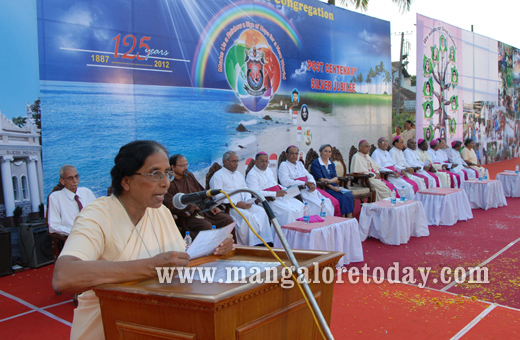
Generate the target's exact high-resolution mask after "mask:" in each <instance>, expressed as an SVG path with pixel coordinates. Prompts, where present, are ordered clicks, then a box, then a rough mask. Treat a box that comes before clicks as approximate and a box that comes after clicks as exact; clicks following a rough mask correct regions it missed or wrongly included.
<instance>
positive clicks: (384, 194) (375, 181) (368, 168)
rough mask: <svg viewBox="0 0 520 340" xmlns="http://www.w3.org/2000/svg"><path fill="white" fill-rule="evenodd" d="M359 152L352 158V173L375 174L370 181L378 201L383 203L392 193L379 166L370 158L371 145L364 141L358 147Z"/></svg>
mask: <svg viewBox="0 0 520 340" xmlns="http://www.w3.org/2000/svg"><path fill="white" fill-rule="evenodd" d="M358 148H359V151H358V152H356V154H355V155H354V156H353V157H352V162H351V163H350V172H352V173H362V174H374V175H375V176H374V177H371V178H369V179H368V182H369V183H370V186H371V187H372V188H373V189H374V190H375V191H376V201H381V200H383V199H385V198H388V197H390V195H391V194H392V192H391V191H390V188H388V186H387V185H386V184H385V182H384V181H383V180H382V179H381V174H380V173H379V166H378V165H377V163H376V162H375V161H374V160H373V159H372V157H370V155H369V154H368V152H369V151H370V143H369V142H367V141H366V140H362V141H360V142H359V145H358Z"/></svg>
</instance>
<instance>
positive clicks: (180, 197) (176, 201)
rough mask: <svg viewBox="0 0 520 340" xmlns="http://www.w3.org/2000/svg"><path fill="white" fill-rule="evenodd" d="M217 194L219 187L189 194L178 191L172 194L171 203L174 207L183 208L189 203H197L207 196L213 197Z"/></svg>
mask: <svg viewBox="0 0 520 340" xmlns="http://www.w3.org/2000/svg"><path fill="white" fill-rule="evenodd" d="M218 194H220V189H213V190H207V191H199V192H194V193H191V194H183V193H178V194H175V196H173V199H172V203H173V206H174V207H175V208H176V209H184V208H186V206H187V205H188V204H190V203H196V204H199V203H202V202H204V200H206V199H207V198H212V197H215V196H216V195H218Z"/></svg>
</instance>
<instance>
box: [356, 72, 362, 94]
mask: <svg viewBox="0 0 520 340" xmlns="http://www.w3.org/2000/svg"><path fill="white" fill-rule="evenodd" d="M357 83H358V84H359V86H361V85H362V84H363V73H361V72H359V74H358V76H357ZM356 92H361V88H360V89H359V91H356Z"/></svg>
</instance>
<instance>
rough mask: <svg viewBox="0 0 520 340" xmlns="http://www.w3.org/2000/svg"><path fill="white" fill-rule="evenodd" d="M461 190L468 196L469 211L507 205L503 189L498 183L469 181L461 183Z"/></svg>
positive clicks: (492, 181)
mask: <svg viewBox="0 0 520 340" xmlns="http://www.w3.org/2000/svg"><path fill="white" fill-rule="evenodd" d="M461 188H462V189H464V190H465V191H466V194H468V198H469V202H470V204H471V209H479V208H480V209H484V210H488V209H490V208H499V207H503V206H506V205H507V202H506V197H505V196H504V189H503V188H502V184H501V183H500V182H499V181H494V180H486V181H479V180H478V179H476V180H469V181H465V182H462V186H461Z"/></svg>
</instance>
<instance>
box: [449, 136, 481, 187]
mask: <svg viewBox="0 0 520 340" xmlns="http://www.w3.org/2000/svg"><path fill="white" fill-rule="evenodd" d="M461 148H462V142H461V141H459V140H454V141H452V142H451V149H446V150H445V151H446V154H447V155H448V161H449V162H450V163H452V164H460V165H462V167H463V169H462V172H464V173H465V174H466V176H464V178H465V179H466V180H468V179H474V178H477V171H476V170H475V169H472V168H470V167H469V166H468V164H467V163H466V162H465V161H464V160H463V159H462V157H461V155H460V149H461Z"/></svg>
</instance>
